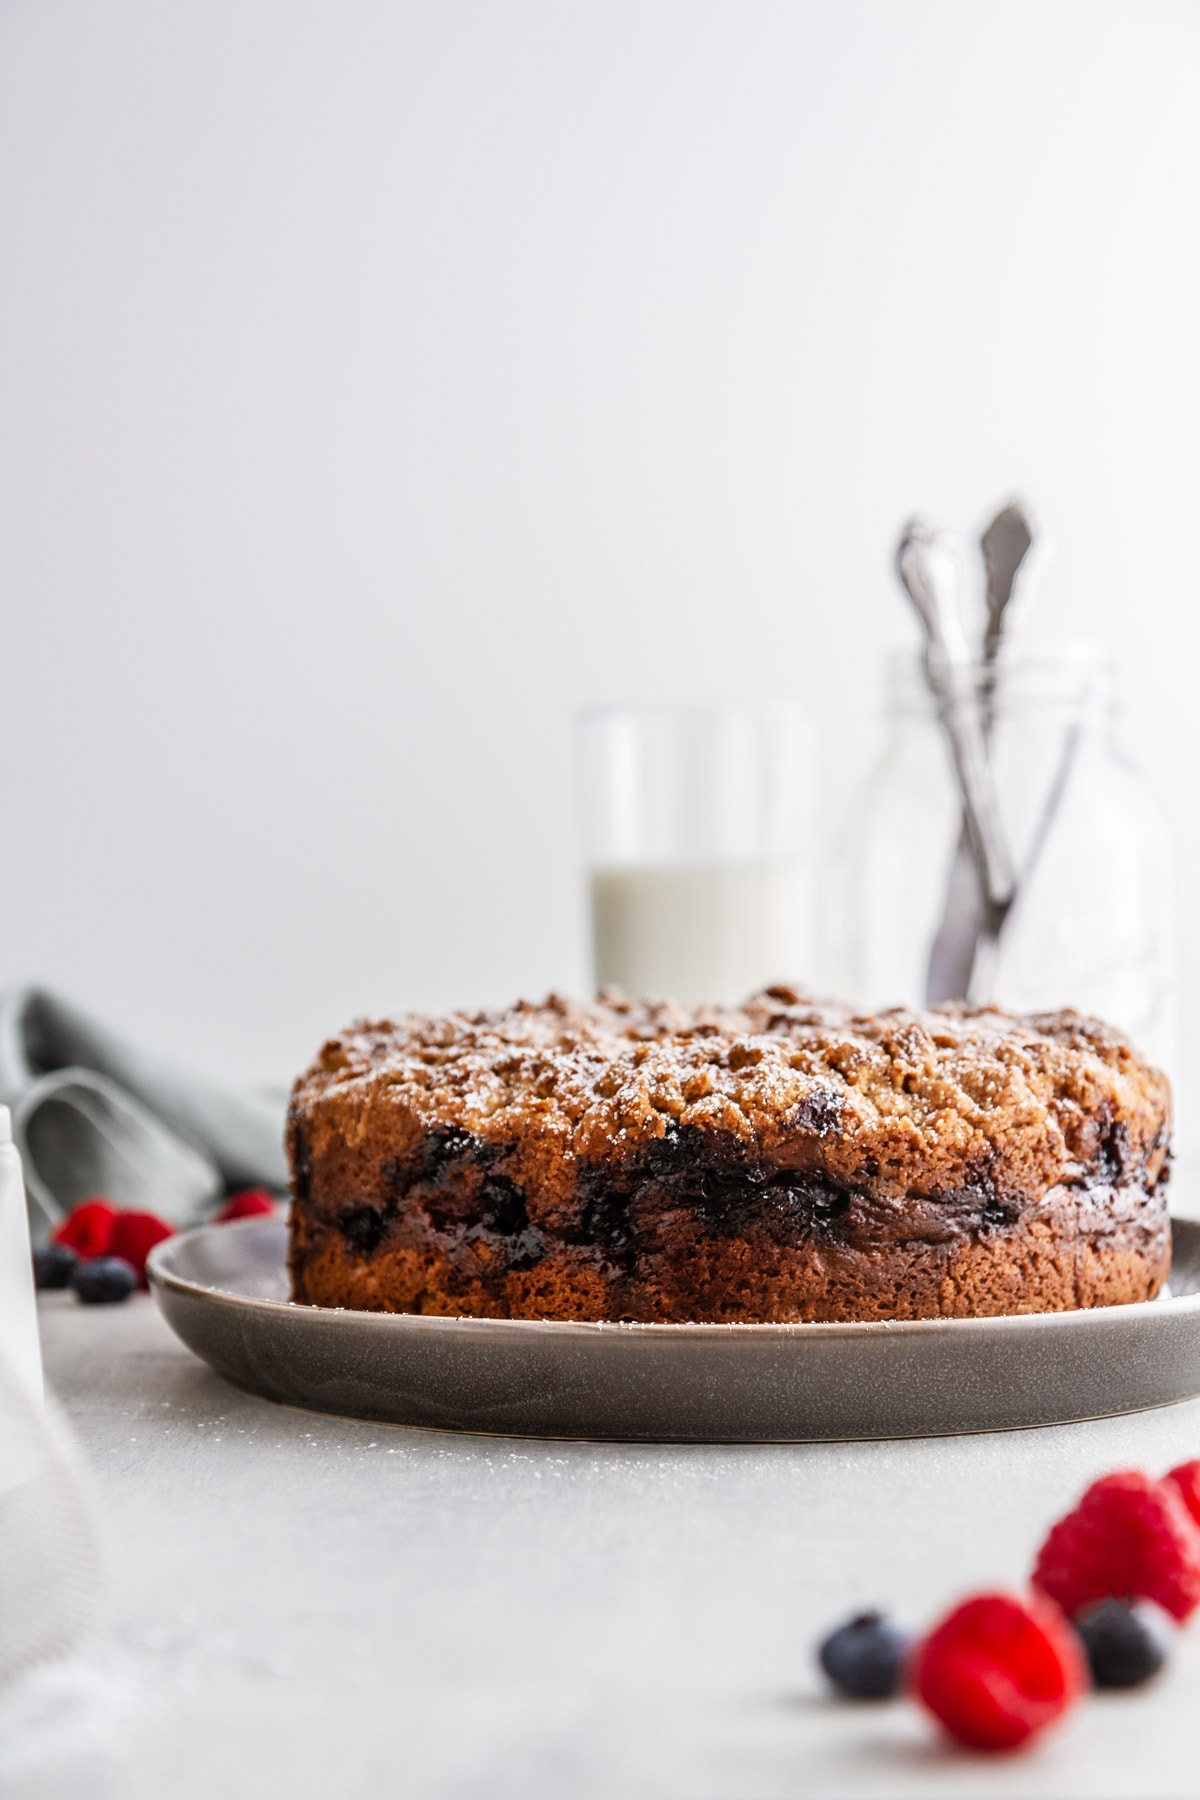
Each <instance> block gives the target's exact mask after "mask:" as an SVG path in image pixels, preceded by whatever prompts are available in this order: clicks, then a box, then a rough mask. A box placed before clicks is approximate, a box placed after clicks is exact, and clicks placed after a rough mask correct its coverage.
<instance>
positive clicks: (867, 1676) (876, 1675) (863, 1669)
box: [817, 1612, 908, 1700]
mask: <svg viewBox="0 0 1200 1800" xmlns="http://www.w3.org/2000/svg"><path fill="white" fill-rule="evenodd" d="M907 1649H908V1639H907V1637H906V1636H905V1635H904V1633H903V1632H902V1631H900V1630H898V1629H897V1627H896V1626H895V1625H891V1624H889V1623H888V1621H887V1619H885V1618H884V1616H883V1614H882V1613H877V1612H866V1613H859V1614H858V1615H857V1617H856V1618H853V1619H851V1620H850V1621H849V1622H848V1623H847V1624H845V1625H839V1627H838V1629H837V1630H836V1631H833V1632H831V1633H830V1634H829V1636H828V1637H827V1638H826V1639H825V1641H824V1643H823V1644H822V1645H821V1646H820V1649H819V1650H818V1651H817V1655H818V1657H819V1658H820V1662H821V1667H822V1668H823V1669H824V1671H825V1673H826V1675H828V1677H829V1679H830V1681H832V1683H833V1685H834V1687H835V1688H836V1689H837V1690H838V1692H839V1694H846V1695H848V1696H849V1698H850V1699H852V1700H890V1699H891V1698H892V1696H893V1695H894V1694H895V1693H897V1691H898V1690H899V1687H900V1675H901V1671H902V1669H903V1667H904V1656H905V1652H906V1651H907Z"/></svg>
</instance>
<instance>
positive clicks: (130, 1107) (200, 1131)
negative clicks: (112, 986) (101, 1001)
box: [0, 985, 287, 1236]
mask: <svg viewBox="0 0 1200 1800" xmlns="http://www.w3.org/2000/svg"><path fill="white" fill-rule="evenodd" d="M0 1103H3V1104H6V1105H8V1106H10V1107H11V1108H12V1114H13V1135H14V1138H15V1140H16V1143H17V1146H18V1148H19V1149H20V1152H21V1157H22V1160H23V1162H24V1165H25V1186H26V1191H27V1193H28V1196H29V1206H30V1214H31V1223H32V1226H33V1229H34V1232H35V1234H36V1235H38V1236H41V1235H43V1234H44V1233H45V1231H46V1230H47V1229H48V1228H49V1227H50V1226H52V1225H53V1224H54V1223H55V1222H56V1221H57V1220H58V1219H60V1218H62V1217H63V1216H64V1214H66V1213H68V1212H69V1211H70V1209H71V1208H72V1206H74V1205H75V1204H76V1203H77V1202H78V1201H80V1200H84V1199H87V1198H88V1196H89V1195H92V1194H102V1195H104V1196H105V1197H106V1198H108V1199H110V1200H111V1201H112V1202H113V1203H114V1205H117V1206H122V1207H132V1208H136V1209H138V1210H144V1211H147V1212H155V1213H158V1214H159V1216H160V1217H161V1218H164V1219H168V1220H170V1221H171V1223H172V1224H175V1225H190V1224H194V1223H196V1222H197V1221H198V1220H200V1219H202V1218H203V1217H204V1216H205V1214H206V1213H207V1212H208V1211H210V1210H211V1209H212V1208H213V1206H214V1205H215V1204H216V1203H217V1202H218V1201H219V1200H220V1199H221V1197H222V1195H223V1194H224V1193H225V1192H226V1190H227V1189H228V1188H236V1187H251V1186H262V1187H269V1188H277V1189H282V1188H283V1187H285V1186H286V1183H287V1174H286V1167H285V1163H284V1156H283V1124H284V1114H285V1111H286V1105H287V1101H286V1095H285V1094H284V1093H283V1092H282V1091H280V1092H278V1093H275V1094H261V1093H260V1094H254V1093H247V1092H244V1091H239V1090H237V1089H235V1088H226V1087H222V1086H220V1085H219V1084H217V1083H215V1082H211V1081H206V1080H204V1079H203V1078H201V1077H200V1076H198V1075H194V1074H192V1073H191V1071H190V1070H187V1069H184V1068H182V1067H180V1066H179V1065H178V1064H176V1063H173V1062H171V1061H170V1060H168V1059H167V1058H165V1057H162V1056H159V1055H158V1054H157V1053H156V1052H154V1051H153V1050H151V1049H148V1048H147V1047H145V1046H144V1045H142V1044H138V1043H135V1042H134V1041H133V1040H132V1039H131V1038H127V1037H125V1036H124V1035H123V1034H121V1033H120V1032H117V1031H114V1030H112V1029H111V1027H110V1026H108V1025H106V1024H105V1023H104V1022H103V1021H102V1020H100V1019H97V1018H94V1017H93V1016H92V1015H91V1014H89V1013H87V1012H85V1011H84V1010H83V1009H82V1008H81V1007H78V1006H75V1005H74V1004H73V1003H72V1002H71V1001H68V1000H64V999H63V998H62V997H61V996H60V995H58V994H55V993H53V992H51V991H50V990H49V989H48V988H44V987H38V986H32V985H20V986H15V987H10V988H8V989H7V990H6V991H5V992H4V993H2V994H0Z"/></svg>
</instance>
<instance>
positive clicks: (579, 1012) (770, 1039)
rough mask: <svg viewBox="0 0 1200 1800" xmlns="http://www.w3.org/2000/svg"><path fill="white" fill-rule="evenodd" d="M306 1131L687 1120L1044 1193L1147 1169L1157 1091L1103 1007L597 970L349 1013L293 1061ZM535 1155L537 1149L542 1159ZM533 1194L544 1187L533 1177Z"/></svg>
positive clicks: (605, 1144) (572, 1133)
mask: <svg viewBox="0 0 1200 1800" xmlns="http://www.w3.org/2000/svg"><path fill="white" fill-rule="evenodd" d="M293 1104H294V1106H297V1107H300V1108H302V1109H303V1111H304V1112H305V1114H306V1115H307V1118H308V1120H309V1129H310V1133H311V1136H312V1147H313V1151H314V1153H319V1151H320V1149H321V1147H322V1141H323V1139H325V1138H326V1137H327V1136H328V1135H329V1134H333V1135H340V1136H341V1137H342V1138H343V1140H344V1141H346V1142H347V1143H351V1144H352V1143H353V1142H355V1141H356V1137H357V1138H363V1137H366V1136H370V1137H375V1136H377V1133H378V1128H379V1127H381V1126H383V1125H384V1124H385V1121H388V1129H390V1130H392V1131H393V1132H394V1131H396V1130H397V1129H402V1128H403V1121H405V1120H407V1121H409V1122H410V1130H411V1131H412V1132H416V1131H418V1130H420V1129H424V1128H426V1127H431V1126H433V1125H437V1126H440V1127H443V1128H444V1127H446V1126H450V1127H457V1128H459V1129H461V1130H462V1131H464V1132H468V1133H470V1134H471V1136H472V1137H473V1138H475V1139H477V1140H479V1141H481V1142H483V1143H485V1144H487V1143H494V1144H501V1143H504V1144H512V1143H521V1144H522V1145H524V1146H527V1149H528V1154H529V1155H530V1156H531V1157H532V1158H533V1159H534V1160H535V1161H536V1163H537V1164H538V1165H539V1171H540V1174H541V1176H542V1181H543V1185H544V1184H545V1182H546V1180H547V1178H548V1177H549V1176H550V1173H551V1169H550V1161H554V1160H561V1161H562V1162H564V1163H567V1164H569V1163H571V1162H572V1161H574V1160H576V1159H584V1160H587V1161H588V1162H589V1163H590V1162H603V1161H606V1160H611V1159H620V1158H624V1157H629V1156H635V1155H638V1154H641V1153H644V1152H645V1151H646V1149H647V1148H648V1147H649V1146H652V1145H653V1144H654V1143H655V1141H656V1140H662V1139H666V1138H677V1137H678V1135H679V1134H680V1133H683V1132H689V1131H696V1132H700V1133H703V1134H704V1135H705V1137H706V1138H709V1139H711V1140H714V1141H717V1140H719V1141H722V1142H724V1143H726V1144H728V1145H729V1147H730V1149H731V1150H732V1151H734V1152H735V1153H736V1154H738V1155H739V1156H740V1157H749V1158H751V1159H753V1158H756V1157H758V1156H760V1155H761V1156H767V1157H770V1158H772V1159H773V1160H774V1162H775V1163H776V1164H778V1165H779V1166H789V1167H794V1168H798V1169H799V1168H805V1169H813V1170H819V1171H820V1172H822V1173H823V1174H824V1175H826V1176H828V1177H829V1178H830V1179H831V1180H834V1181H838V1182H843V1183H849V1184H855V1183H858V1182H860V1181H862V1180H863V1179H867V1180H869V1181H870V1183H871V1186H872V1189H873V1191H874V1192H875V1193H876V1194H877V1195H879V1196H880V1197H881V1198H885V1199H886V1198H895V1199H899V1198H901V1197H902V1196H905V1195H912V1196H934V1195H937V1194H939V1193H944V1192H947V1191H952V1190H956V1189H960V1188H962V1187H963V1186H965V1185H967V1184H969V1183H971V1182H975V1183H978V1182H979V1180H980V1178H981V1175H986V1178H987V1180H988V1181H989V1183H990V1184H991V1185H993V1186H994V1187H995V1189H996V1191H997V1192H998V1193H1000V1194H1001V1196H1003V1194H1004V1193H1006V1192H1011V1193H1015V1194H1019V1193H1025V1194H1029V1193H1040V1192H1044V1191H1045V1190H1046V1189H1047V1188H1048V1187H1050V1186H1053V1185H1054V1184H1055V1183H1058V1182H1071V1181H1074V1180H1079V1179H1082V1178H1084V1177H1085V1176H1088V1175H1095V1174H1097V1173H1100V1174H1107V1176H1108V1178H1109V1179H1111V1180H1114V1181H1116V1180H1120V1179H1122V1178H1124V1177H1125V1176H1126V1175H1127V1174H1132V1173H1133V1172H1134V1171H1137V1172H1138V1173H1139V1175H1141V1176H1142V1177H1143V1178H1144V1179H1146V1180H1148V1181H1151V1182H1153V1181H1154V1180H1156V1179H1157V1178H1158V1175H1159V1174H1160V1172H1161V1169H1162V1165H1163V1162H1164V1160H1165V1158H1166V1156H1167V1141H1168V1135H1169V1117H1170V1094H1169V1087H1168V1084H1167V1081H1166V1077H1165V1076H1163V1075H1162V1074H1161V1073H1160V1072H1159V1071H1157V1070H1156V1069H1153V1068H1152V1067H1150V1066H1149V1065H1148V1064H1147V1063H1145V1062H1144V1061H1142V1059H1141V1058H1140V1057H1139V1056H1138V1055H1137V1053H1136V1052H1135V1051H1134V1049H1133V1048H1132V1046H1131V1045H1130V1044H1129V1043H1128V1042H1127V1041H1126V1040H1125V1039H1124V1038H1123V1037H1122V1036H1121V1035H1120V1034H1119V1033H1118V1032H1116V1031H1114V1030H1113V1029H1112V1028H1111V1027H1109V1026H1107V1025H1104V1024H1102V1023H1101V1022H1099V1021H1098V1020H1095V1019H1091V1018H1087V1017H1084V1016H1083V1015H1081V1014H1078V1013H1075V1012H1071V1011H1063V1012H1056V1013H1045V1014H1037V1015H1033V1016H1029V1017H1023V1018H1014V1017H1012V1016H1010V1015H1008V1014H1004V1013H1001V1012H998V1011H995V1010H991V1009H986V1008H985V1009H972V1008H967V1007H962V1006H952V1007H946V1008H939V1009H935V1010H934V1011H932V1012H924V1013H918V1012H908V1011H904V1010H902V1009H893V1010H891V1011H889V1012H883V1013H879V1014H874V1015H871V1016H869V1017H862V1016H858V1015H855V1014H854V1013H852V1012H851V1011H849V1010H848V1009H845V1008H841V1007H838V1006H834V1005H830V1004H825V1003H815V1002H813V1001H811V1000H809V999H806V998H805V997H804V996H802V995H800V994H798V993H796V992H795V991H794V990H792V989H790V988H783V987H775V988H770V989H767V990H766V991H765V992H763V993H761V994H758V995H756V996H754V998H753V999H751V1000H749V1001H747V1003H746V1004H745V1005H744V1006H743V1007H740V1008H736V1009H719V1008H711V1007H700V1008H695V1009H691V1010H688V1009H685V1008H682V1007H679V1006H676V1005H674V1004H672V1003H670V1002H666V1001H655V1000H649V1001H631V1000H627V999H625V998H624V996H623V995H621V994H620V993H618V992H616V991H615V990H606V991H605V992H604V993H602V994H601V995H600V996H599V997H598V998H597V999H596V1000H595V1001H592V1002H578V1001H571V1000H565V999H562V998H561V997H559V996H558V995H551V996H550V997H549V998H548V999H547V1000H546V1001H545V1002H544V1003H543V1004H541V1005H534V1004H532V1003H530V1002H527V1001H521V1002H518V1003H517V1004H516V1005H515V1006H512V1007H509V1008H506V1009H503V1010H498V1011H491V1012H473V1013H468V1012H462V1013H451V1014H448V1015H446V1016H443V1017H440V1018H428V1017H424V1016H422V1015H416V1014H411V1015H407V1016H405V1017H403V1018H400V1019H398V1020H395V1021H392V1020H381V1021H360V1022H358V1023H356V1024H354V1025H352V1026H351V1027H350V1028H349V1029H348V1030H346V1031H345V1032H343V1033H342V1034H341V1035H340V1036H338V1037H335V1038H333V1039H331V1040H330V1041H329V1042H328V1043H327V1044H326V1045H325V1046H324V1048H323V1049H322V1051H321V1052H320V1054H319V1056H318V1058H317V1060H316V1062H315V1064H314V1065H313V1067H312V1068H311V1069H310V1070H309V1071H308V1072H307V1073H306V1074H305V1075H304V1076H302V1077H301V1078H300V1080H299V1082H298V1083H297V1084H296V1089H295V1092H294V1096H293ZM548 1159H549V1160H548ZM547 1197H549V1196H547Z"/></svg>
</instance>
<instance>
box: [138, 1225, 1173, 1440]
mask: <svg viewBox="0 0 1200 1800" xmlns="http://www.w3.org/2000/svg"><path fill="white" fill-rule="evenodd" d="M1174 1230H1175V1264H1174V1269H1173V1271H1172V1276H1171V1289H1172V1297H1171V1298H1170V1299H1166V1300H1152V1301H1149V1302H1147V1303H1145V1304H1144V1305H1140V1306H1113V1307H1107V1308H1102V1309H1100V1310H1098V1311H1095V1312H1073V1313H1036V1314H1033V1315H1031V1316H1028V1317H1022V1318H1017V1317H1013V1318H1004V1319H938V1320H931V1321H928V1322H926V1321H917V1322H910V1323H895V1324H888V1323H885V1324H871V1325H572V1324H557V1323H551V1322H546V1323H542V1322H540V1321H535V1320H525V1319H432V1318H421V1317H418V1316H416V1315H411V1314H406V1313H369V1312H345V1311H342V1310H340V1309H335V1308H330V1307H321V1306H293V1305H292V1304H291V1303H290V1302H289V1300H288V1298H287V1292H288V1289H287V1274H286V1270H285V1267H284V1256H285V1250H286V1227H285V1226H284V1224H283V1222H282V1221H281V1220H278V1219H250V1220H247V1221H245V1222H244V1223H242V1224H238V1225H206V1226H203V1227H201V1229H200V1230H198V1231H189V1232H186V1233H184V1234H183V1235H182V1236H179V1237H174V1238H169V1239H168V1240H167V1241H166V1242H165V1243H162V1244H160V1245H159V1246H158V1248H157V1249H156V1250H155V1251H154V1253H153V1256H152V1257H151V1261H150V1285H151V1288H152V1289H153V1292H154V1297H155V1299H156V1300H157V1302H158V1304H159V1306H160V1307H161V1309H162V1312H163V1314H164V1316H165V1318H166V1319H167V1322H168V1323H169V1324H170V1325H171V1327H172V1329H173V1330H174V1331H175V1332H176V1333H177V1334H178V1336H179V1337H181V1338H182V1339H183V1341H184V1343H185V1344H187V1345H188V1347H189V1349H192V1350H194V1351H195V1352H196V1354H197V1356H201V1357H203V1358H204V1360H205V1362H207V1363H211V1365H212V1367H213V1368H214V1369H216V1370H217V1371H218V1373H219V1374H221V1375H224V1376H226V1377H227V1378H228V1379H229V1380H230V1381H233V1382H236V1384H237V1385H238V1386H239V1387H242V1388H249V1389H250V1391H251V1392H252V1393H255V1394H262V1395H264V1396H265V1397H266V1398H267V1399H268V1400H281V1401H285V1402H287V1403H289V1404H290V1405H293V1406H307V1407H315V1408H317V1409H318V1410H320V1411H322V1412H334V1413H348V1414H350V1415H352V1416H353V1417H355V1418H360V1419H384V1420H390V1421H391V1422H393V1423H395V1424H398V1425H430V1426H437V1427H440V1428H442V1429H444V1430H451V1431H492V1432H508V1433H517V1434H520V1435H523V1436H527V1437H531V1436H532V1437H542V1436H545V1437H590V1438H643V1439H657V1440H666V1439H675V1440H681V1441H691V1442H708V1443H719V1442H725V1443H756V1442H762V1441H764V1440H771V1439H775V1440H780V1439H789V1438H790V1439H805V1438H807V1439H813V1438H870V1437H919V1436H925V1435H928V1434H938V1433H945V1432H956V1431H998V1430H1005V1429H1010V1428H1012V1427H1014V1426H1019V1425H1051V1424H1061V1423H1063V1422H1065V1421H1066V1420H1069V1419H1093V1418H1103V1417H1105V1416H1106V1415H1109V1414H1112V1413H1122V1412H1136V1411H1137V1410H1138V1409H1139V1408H1141V1407H1145V1406H1165V1405H1166V1404H1168V1403H1169V1402H1170V1401H1172V1400H1183V1399H1186V1398H1188V1397H1189V1396H1191V1395H1193V1394H1197V1393H1200V1224H1192V1223H1189V1222H1186V1221H1180V1220H1177V1221H1176V1222H1175V1227H1174Z"/></svg>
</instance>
